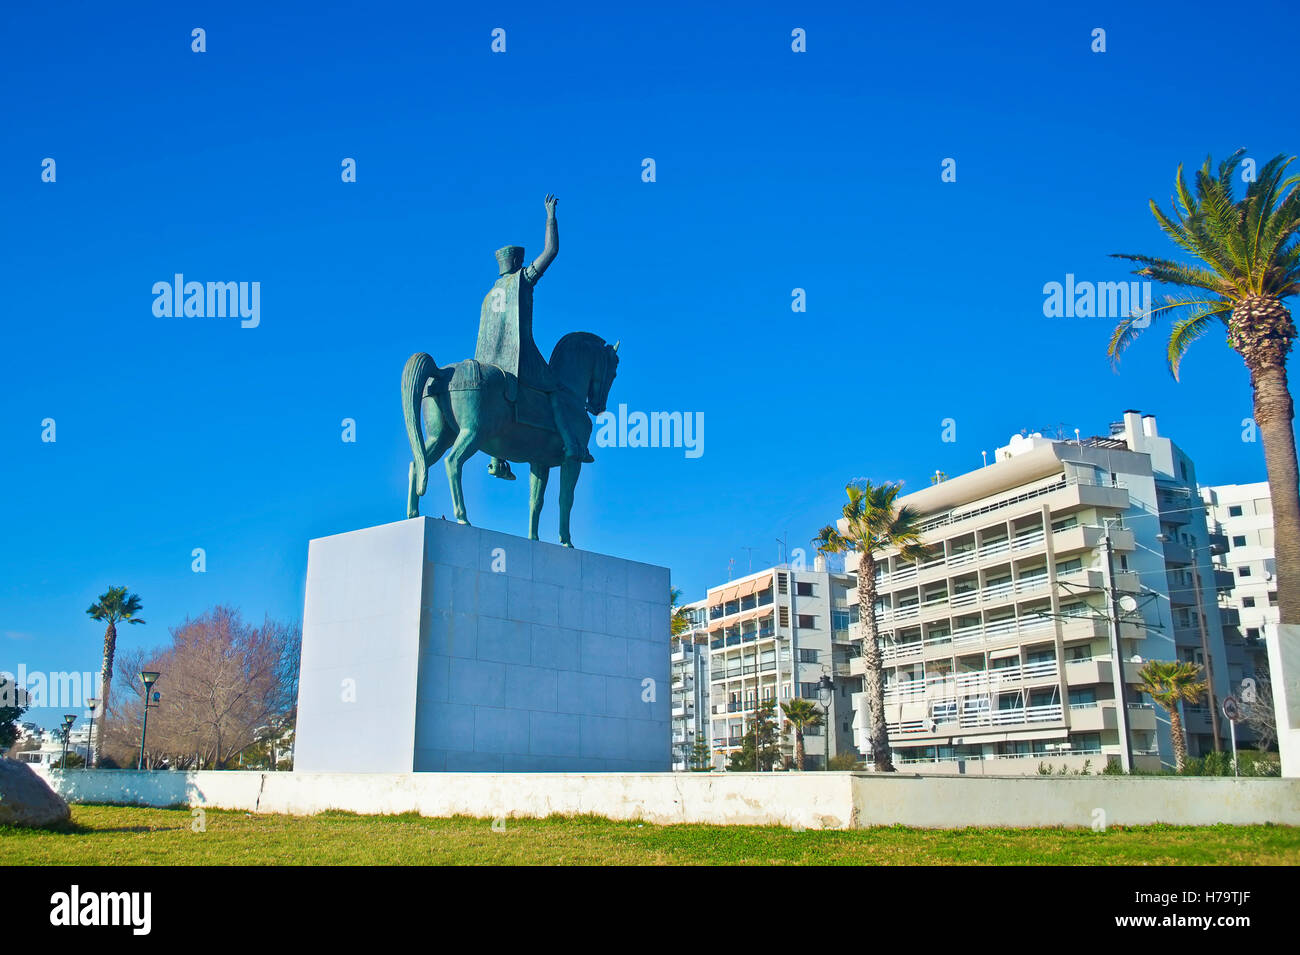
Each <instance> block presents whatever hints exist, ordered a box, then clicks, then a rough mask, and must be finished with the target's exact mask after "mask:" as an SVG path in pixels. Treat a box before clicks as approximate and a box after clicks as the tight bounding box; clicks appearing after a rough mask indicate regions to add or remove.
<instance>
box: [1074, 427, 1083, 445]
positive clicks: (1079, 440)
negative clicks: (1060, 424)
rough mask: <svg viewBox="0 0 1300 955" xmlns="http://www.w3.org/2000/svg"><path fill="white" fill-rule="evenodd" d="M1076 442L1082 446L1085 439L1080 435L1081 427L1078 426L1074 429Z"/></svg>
mask: <svg viewBox="0 0 1300 955" xmlns="http://www.w3.org/2000/svg"><path fill="white" fill-rule="evenodd" d="M1074 443H1075V444H1077V445H1079V446H1080V447H1082V446H1083V440H1082V439H1081V438H1080V437H1079V429H1078V428H1075V429H1074Z"/></svg>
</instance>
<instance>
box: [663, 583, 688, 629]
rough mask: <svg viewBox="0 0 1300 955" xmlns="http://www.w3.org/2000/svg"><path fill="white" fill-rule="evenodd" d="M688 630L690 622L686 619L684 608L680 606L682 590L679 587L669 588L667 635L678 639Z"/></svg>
mask: <svg viewBox="0 0 1300 955" xmlns="http://www.w3.org/2000/svg"><path fill="white" fill-rule="evenodd" d="M690 628H691V622H690V620H689V619H687V617H686V608H685V607H683V606H682V590H681V588H680V587H670V588H669V589H668V635H669V637H679V636H681V635H682V634H683V633H685V632H686V631H687V630H689V629H690Z"/></svg>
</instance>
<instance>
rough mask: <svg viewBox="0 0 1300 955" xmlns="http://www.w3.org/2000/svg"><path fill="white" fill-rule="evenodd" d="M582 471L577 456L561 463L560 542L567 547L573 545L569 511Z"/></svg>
mask: <svg viewBox="0 0 1300 955" xmlns="http://www.w3.org/2000/svg"><path fill="white" fill-rule="evenodd" d="M581 471H582V462H581V461H578V460H576V459H575V458H565V459H564V463H563V464H561V465H560V543H561V544H563V545H564V546H565V547H572V546H573V541H572V540H571V539H570V537H569V512H570V511H572V510H573V488H574V487H575V486H576V485H577V483H578V474H579V473H580V472H581Z"/></svg>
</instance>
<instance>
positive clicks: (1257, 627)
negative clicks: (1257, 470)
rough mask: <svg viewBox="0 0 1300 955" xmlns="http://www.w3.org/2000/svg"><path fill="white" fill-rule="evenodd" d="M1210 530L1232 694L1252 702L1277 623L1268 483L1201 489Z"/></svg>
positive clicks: (1246, 735) (1243, 736)
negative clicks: (1213, 537)
mask: <svg viewBox="0 0 1300 955" xmlns="http://www.w3.org/2000/svg"><path fill="white" fill-rule="evenodd" d="M1201 498H1202V500H1203V501H1204V502H1205V505H1206V508H1207V516H1208V519H1209V520H1210V522H1211V530H1212V531H1213V532H1214V533H1215V534H1216V535H1217V536H1218V538H1219V546H1218V547H1217V548H1216V556H1215V558H1214V566H1215V570H1216V576H1217V577H1218V580H1219V590H1218V601H1219V607H1220V616H1221V618H1222V623H1223V642H1224V648H1225V651H1226V654H1227V671H1228V684H1229V687H1230V689H1231V692H1233V693H1234V694H1236V695H1237V696H1238V697H1239V698H1241V699H1242V700H1243V701H1245V702H1247V703H1249V702H1251V699H1250V698H1251V697H1252V696H1253V695H1254V693H1255V691H1256V686H1257V683H1258V681H1259V680H1260V679H1261V677H1266V676H1267V673H1268V653H1267V647H1266V645H1265V642H1264V641H1265V629H1266V628H1271V629H1272V630H1273V632H1276V630H1275V628H1276V627H1277V625H1278V623H1279V622H1280V621H1281V613H1280V611H1279V609H1278V604H1277V566H1276V563H1275V560H1274V556H1273V502H1272V499H1271V498H1270V496H1269V490H1268V482H1267V481H1260V482H1258V483H1255V484H1224V485H1219V486H1215V487H1204V488H1201ZM1237 741H1238V743H1246V744H1254V743H1256V742H1257V739H1256V736H1255V734H1254V733H1253V732H1252V731H1251V729H1250V727H1249V726H1248V725H1247V724H1244V723H1242V724H1238V727H1237Z"/></svg>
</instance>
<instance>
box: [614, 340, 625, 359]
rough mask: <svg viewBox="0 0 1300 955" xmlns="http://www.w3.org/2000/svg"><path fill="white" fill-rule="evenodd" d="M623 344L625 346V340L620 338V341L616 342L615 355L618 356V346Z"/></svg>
mask: <svg viewBox="0 0 1300 955" xmlns="http://www.w3.org/2000/svg"><path fill="white" fill-rule="evenodd" d="M621 344H623V339H621V338H620V339H619V340H618V341H616V342H614V354H615V355H617V354H618V346H619V345H621Z"/></svg>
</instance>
